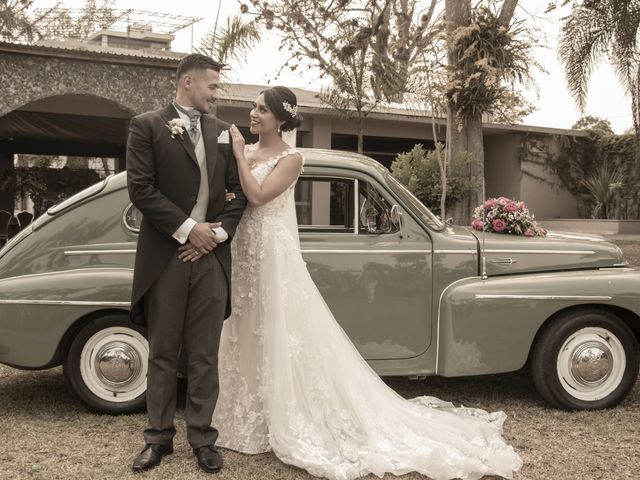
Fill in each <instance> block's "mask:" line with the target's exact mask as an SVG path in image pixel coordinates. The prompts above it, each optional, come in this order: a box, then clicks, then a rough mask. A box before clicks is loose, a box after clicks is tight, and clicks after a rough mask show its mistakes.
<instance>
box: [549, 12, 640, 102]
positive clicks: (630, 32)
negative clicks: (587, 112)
mask: <svg viewBox="0 0 640 480" xmlns="http://www.w3.org/2000/svg"><path fill="white" fill-rule="evenodd" d="M566 3H569V2H565V4H566ZM571 3H572V12H571V14H570V15H569V16H568V17H566V18H565V19H563V25H562V31H561V35H560V40H559V43H558V55H559V57H560V60H561V61H562V63H563V65H564V67H565V72H566V75H567V83H568V84H569V91H570V92H571V94H572V95H573V97H574V99H575V101H576V103H577V104H578V106H579V107H580V109H581V110H582V109H584V106H585V102H586V98H587V93H588V87H589V78H590V77H591V72H592V71H593V69H594V68H595V67H596V66H597V65H598V64H599V63H600V62H602V61H604V60H607V61H609V62H611V64H612V65H613V67H614V69H615V71H616V73H617V74H618V77H619V78H620V80H621V82H622V83H623V85H624V86H625V87H626V88H627V89H628V90H629V91H630V92H631V93H632V96H633V97H636V99H637V95H638V94H637V90H636V91H634V88H633V87H634V85H636V83H637V69H638V55H639V54H640V50H639V48H638V47H639V44H638V32H639V29H640V2H638V0H599V1H594V0H582V1H579V2H578V1H576V2H571Z"/></svg>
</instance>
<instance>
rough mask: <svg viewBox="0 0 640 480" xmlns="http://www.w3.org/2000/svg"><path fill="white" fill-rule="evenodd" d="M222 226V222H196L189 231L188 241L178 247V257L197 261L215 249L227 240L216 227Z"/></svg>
mask: <svg viewBox="0 0 640 480" xmlns="http://www.w3.org/2000/svg"><path fill="white" fill-rule="evenodd" d="M221 226H222V223H220V222H216V223H209V222H200V223H196V224H195V225H194V226H193V228H192V229H191V232H190V233H189V237H188V241H187V243H185V244H184V245H183V246H181V247H180V248H179V249H178V252H179V254H178V258H179V259H181V260H182V261H184V262H188V261H191V262H195V261H196V260H198V259H199V258H201V257H202V256H203V255H206V254H208V253H209V252H211V251H213V249H214V248H216V247H217V246H218V243H220V242H222V241H224V240H226V239H225V238H220V237H219V236H218V234H217V233H216V231H215V229H217V228H219V227H221Z"/></svg>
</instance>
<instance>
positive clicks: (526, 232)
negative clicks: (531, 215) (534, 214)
mask: <svg viewBox="0 0 640 480" xmlns="http://www.w3.org/2000/svg"><path fill="white" fill-rule="evenodd" d="M535 234H536V233H535V232H534V231H533V230H531V229H530V228H527V229H526V230H525V231H524V236H525V237H533V236H535Z"/></svg>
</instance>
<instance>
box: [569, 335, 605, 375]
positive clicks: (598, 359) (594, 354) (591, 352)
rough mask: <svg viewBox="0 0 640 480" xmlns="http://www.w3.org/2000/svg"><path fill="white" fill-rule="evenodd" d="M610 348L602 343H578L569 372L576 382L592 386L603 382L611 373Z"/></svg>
mask: <svg viewBox="0 0 640 480" xmlns="http://www.w3.org/2000/svg"><path fill="white" fill-rule="evenodd" d="M612 368H613V359H612V358H611V350H610V349H609V348H608V347H607V346H606V345H605V344H603V343H599V342H587V343H585V344H584V345H580V346H579V347H578V348H576V350H575V351H574V353H573V358H572V359H571V374H572V375H573V378H575V379H576V381H577V382H578V383H580V384H581V385H585V386H594V385H599V384H601V383H603V382H604V381H605V380H606V379H607V378H608V377H609V375H610V374H611V369H612Z"/></svg>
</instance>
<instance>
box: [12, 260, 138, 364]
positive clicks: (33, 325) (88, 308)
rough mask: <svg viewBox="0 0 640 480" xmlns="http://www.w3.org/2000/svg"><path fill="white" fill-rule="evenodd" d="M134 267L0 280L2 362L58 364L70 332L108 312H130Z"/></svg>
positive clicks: (76, 270)
mask: <svg viewBox="0 0 640 480" xmlns="http://www.w3.org/2000/svg"><path fill="white" fill-rule="evenodd" d="M132 278H133V269H131V268H84V269H75V270H62V271H53V272H46V273H38V274H30V275H21V276H16V277H9V278H4V279H0V332H1V334H0V363H4V364H7V365H12V366H14V367H18V368H30V369H31V368H34V369H35V368H44V367H46V366H52V364H55V363H58V362H59V361H60V360H61V359H57V358H56V352H57V351H58V350H59V345H60V342H61V340H62V339H63V337H64V336H65V333H66V332H67V331H68V330H69V329H70V328H71V327H72V326H73V325H74V324H75V323H76V322H77V321H78V320H79V319H81V318H84V317H87V316H88V315H91V314H95V313H96V312H99V311H102V310H111V311H113V309H120V310H122V311H124V312H127V311H128V310H129V306H130V298H131V281H132Z"/></svg>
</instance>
